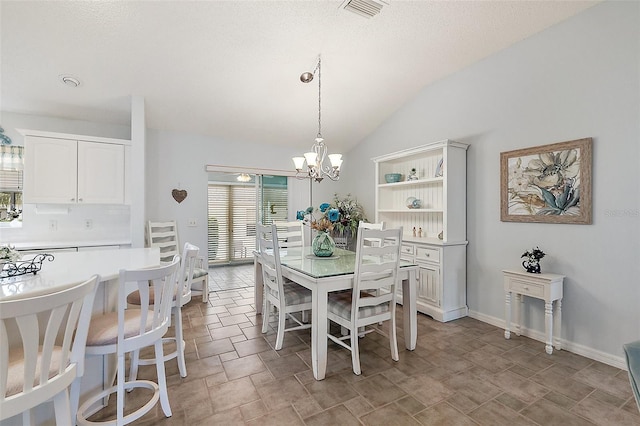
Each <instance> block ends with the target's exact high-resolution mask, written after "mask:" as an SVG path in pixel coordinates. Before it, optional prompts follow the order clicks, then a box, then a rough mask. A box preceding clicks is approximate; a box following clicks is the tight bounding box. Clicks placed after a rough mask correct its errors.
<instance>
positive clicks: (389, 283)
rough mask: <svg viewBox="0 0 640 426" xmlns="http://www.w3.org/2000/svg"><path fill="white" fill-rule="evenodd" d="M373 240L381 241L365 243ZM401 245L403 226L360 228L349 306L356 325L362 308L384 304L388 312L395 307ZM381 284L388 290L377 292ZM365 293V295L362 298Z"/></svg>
mask: <svg viewBox="0 0 640 426" xmlns="http://www.w3.org/2000/svg"><path fill="white" fill-rule="evenodd" d="M372 239H373V240H376V241H380V242H381V244H376V245H367V244H365V241H366V240H372ZM401 245H402V228H395V229H386V230H378V229H366V228H362V229H360V230H359V232H358V240H357V245H356V264H355V274H354V286H353V296H352V309H351V316H352V323H354V324H358V318H357V315H358V313H359V312H360V308H363V307H373V306H381V307H382V306H383V305H386V308H387V310H386V312H387V313H389V312H392V311H395V310H394V309H391V308H392V307H394V306H395V294H396V292H395V288H396V283H397V280H398V269H399V268H400V248H401ZM383 287H384V288H386V289H389V291H379V290H380V289H381V288H383ZM365 295H366V297H362V296H365ZM384 319H385V318H381V320H384ZM358 326H359V325H358Z"/></svg>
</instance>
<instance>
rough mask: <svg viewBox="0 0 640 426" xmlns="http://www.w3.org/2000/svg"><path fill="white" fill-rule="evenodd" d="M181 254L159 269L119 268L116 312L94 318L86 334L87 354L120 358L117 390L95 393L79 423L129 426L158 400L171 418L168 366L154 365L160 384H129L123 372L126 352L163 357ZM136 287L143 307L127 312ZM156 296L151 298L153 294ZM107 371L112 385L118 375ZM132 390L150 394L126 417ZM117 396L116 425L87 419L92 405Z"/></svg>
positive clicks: (87, 401)
mask: <svg viewBox="0 0 640 426" xmlns="http://www.w3.org/2000/svg"><path fill="white" fill-rule="evenodd" d="M179 266H180V256H174V259H173V261H172V262H171V263H169V264H165V265H162V266H158V267H153V268H146V269H137V270H124V269H123V270H121V271H120V274H119V280H118V300H117V311H116V312H107V313H104V314H99V315H96V316H94V317H93V318H91V325H90V326H89V332H88V335H87V346H86V354H87V355H100V356H105V355H109V354H116V357H117V371H116V378H117V382H116V385H115V386H110V387H108V388H107V389H105V390H103V391H101V392H98V393H96V394H95V395H91V396H90V397H89V398H88V399H87V400H86V401H85V402H84V403H83V404H82V405H81V406H80V408H79V409H78V414H77V422H78V424H80V425H89V424H116V425H118V426H121V425H125V424H129V423H131V422H133V421H135V420H137V419H139V418H140V417H142V416H143V415H144V414H146V413H148V412H149V411H151V410H152V409H153V407H154V406H155V405H156V403H157V402H158V400H159V401H160V405H161V407H162V411H163V412H164V415H165V416H166V417H171V406H170V405H169V396H168V393H167V380H166V375H165V370H164V362H158V363H156V373H157V378H158V382H157V383H155V382H152V381H150V380H127V378H126V373H125V361H126V358H125V357H126V354H127V353H130V352H133V351H136V350H139V349H141V348H145V347H147V346H151V345H153V346H154V349H155V359H163V358H164V354H163V347H162V337H163V336H164V335H165V333H166V332H167V330H168V329H169V323H170V322H171V305H172V301H173V295H174V294H173V293H174V289H175V287H176V280H177V276H176V275H177V273H178V267H179ZM130 286H133V287H134V288H135V289H136V290H137V291H139V292H140V309H127V303H126V302H127V299H126V298H127V294H126V292H127V289H128V288H129V287H130ZM151 292H153V298H151V297H150V293H151ZM107 370H108V369H105V377H104V381H105V383H106V384H107V386H109V384H111V383H113V381H114V379H116V378H114V377H107V376H108V371H107ZM133 388H144V389H148V390H151V392H152V396H151V398H150V400H149V401H148V402H147V403H145V404H144V405H142V406H141V407H139V408H137V409H136V410H133V411H131V412H128V413H127V415H124V405H125V391H128V390H130V389H133ZM112 393H116V419H115V421H113V420H111V421H104V422H99V421H95V422H94V421H88V420H87V417H88V416H89V415H91V414H93V413H89V409H91V408H92V407H93V406H94V404H96V403H98V402H99V401H100V400H103V399H106V398H107V397H108V396H109V395H111V394H112Z"/></svg>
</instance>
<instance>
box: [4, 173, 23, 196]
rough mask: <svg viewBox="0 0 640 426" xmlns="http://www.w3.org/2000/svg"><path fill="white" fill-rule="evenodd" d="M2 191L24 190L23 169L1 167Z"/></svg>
mask: <svg viewBox="0 0 640 426" xmlns="http://www.w3.org/2000/svg"><path fill="white" fill-rule="evenodd" d="M0 191H1V192H22V170H2V169H0Z"/></svg>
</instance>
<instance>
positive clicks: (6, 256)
mask: <svg viewBox="0 0 640 426" xmlns="http://www.w3.org/2000/svg"><path fill="white" fill-rule="evenodd" d="M21 257H22V255H21V254H20V252H19V251H18V250H16V249H15V248H13V247H11V246H2V247H0V260H4V261H9V262H15V261H16V260H20V258H21Z"/></svg>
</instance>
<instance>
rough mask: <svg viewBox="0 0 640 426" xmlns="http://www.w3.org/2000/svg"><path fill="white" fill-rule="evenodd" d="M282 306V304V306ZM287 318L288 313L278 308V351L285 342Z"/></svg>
mask: <svg viewBox="0 0 640 426" xmlns="http://www.w3.org/2000/svg"><path fill="white" fill-rule="evenodd" d="M280 308H282V306H281V307H280ZM286 319H287V314H286V313H285V312H284V309H278V334H277V335H276V351H279V350H280V349H282V344H283V343H284V323H285V320H286Z"/></svg>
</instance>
